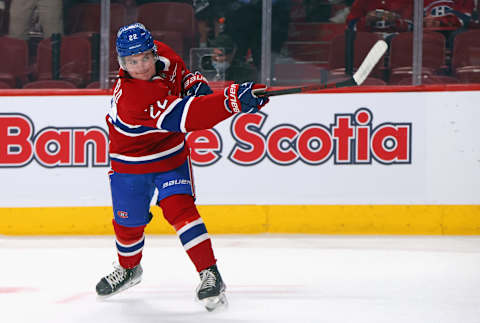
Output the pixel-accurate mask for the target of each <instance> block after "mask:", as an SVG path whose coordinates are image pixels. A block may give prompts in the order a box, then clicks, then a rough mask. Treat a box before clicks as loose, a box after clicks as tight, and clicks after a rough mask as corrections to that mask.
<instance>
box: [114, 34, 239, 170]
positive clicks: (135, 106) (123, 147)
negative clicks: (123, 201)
mask: <svg viewBox="0 0 480 323" xmlns="http://www.w3.org/2000/svg"><path fill="white" fill-rule="evenodd" d="M155 44H156V45H157V48H158V51H157V54H158V56H159V61H160V63H159V65H160V66H161V67H162V69H163V70H158V68H157V75H156V76H154V77H153V78H152V80H149V81H144V80H139V79H133V78H131V77H129V75H128V74H127V73H126V72H125V71H124V70H122V69H120V72H119V78H118V80H117V82H116V83H115V86H114V92H113V98H112V104H111V109H110V111H109V113H108V115H107V116H106V120H107V124H108V128H109V136H110V147H109V149H110V150H109V153H110V160H111V167H112V169H113V170H114V171H116V172H119V173H129V174H144V173H153V172H164V171H168V170H171V169H174V168H177V167H179V166H180V165H182V164H183V163H184V162H185V161H186V159H187V156H188V155H189V149H188V147H187V146H186V141H185V133H187V132H189V131H193V130H200V129H208V128H212V127H213V126H214V125H216V124H217V123H219V122H220V121H222V120H224V119H226V118H228V117H230V116H231V115H232V112H230V111H228V110H227V109H226V108H225V106H224V101H225V96H224V94H223V93H218V94H211V95H208V96H203V97H189V96H187V97H185V98H183V99H182V98H181V92H182V84H183V83H184V82H186V81H187V80H183V78H184V77H185V78H189V77H195V76H192V74H189V71H188V70H187V68H186V67H185V64H184V62H183V61H182V59H181V58H180V57H179V56H178V55H177V54H175V52H174V51H173V50H172V49H170V48H169V47H168V46H166V45H165V44H162V43H160V42H157V41H155ZM157 64H158V63H157Z"/></svg>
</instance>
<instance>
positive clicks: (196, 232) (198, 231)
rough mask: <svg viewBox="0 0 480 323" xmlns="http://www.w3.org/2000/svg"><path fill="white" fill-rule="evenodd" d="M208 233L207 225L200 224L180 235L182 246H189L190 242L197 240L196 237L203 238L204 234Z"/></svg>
mask: <svg viewBox="0 0 480 323" xmlns="http://www.w3.org/2000/svg"><path fill="white" fill-rule="evenodd" d="M204 233H207V228H206V227H205V224H203V223H200V224H197V225H195V226H193V227H191V228H190V229H188V230H187V231H185V232H184V233H182V234H181V235H180V241H182V245H185V244H187V243H188V242H189V241H191V240H193V239H195V238H196V237H199V236H201V235H202V234H204Z"/></svg>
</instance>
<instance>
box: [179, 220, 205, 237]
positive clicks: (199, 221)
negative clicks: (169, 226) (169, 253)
mask: <svg viewBox="0 0 480 323" xmlns="http://www.w3.org/2000/svg"><path fill="white" fill-rule="evenodd" d="M201 223H203V220H202V218H199V219H197V220H195V221H193V222H190V223H187V224H185V225H184V226H183V227H181V228H180V229H178V231H177V234H178V235H179V236H180V235H181V234H182V233H184V232H185V231H187V230H188V229H190V228H191V227H194V226H196V225H197V224H201Z"/></svg>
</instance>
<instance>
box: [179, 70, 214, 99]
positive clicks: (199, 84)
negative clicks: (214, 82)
mask: <svg viewBox="0 0 480 323" xmlns="http://www.w3.org/2000/svg"><path fill="white" fill-rule="evenodd" d="M183 93H184V95H185V96H187V95H189V96H202V95H207V94H212V93H213V91H212V89H211V88H210V86H208V81H207V79H206V78H205V77H204V76H203V75H202V74H200V72H195V73H189V74H187V76H185V77H184V78H183Z"/></svg>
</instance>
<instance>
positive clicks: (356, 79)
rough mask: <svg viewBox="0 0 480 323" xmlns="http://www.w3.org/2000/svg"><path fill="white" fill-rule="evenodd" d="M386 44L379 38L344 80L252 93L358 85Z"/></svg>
mask: <svg viewBox="0 0 480 323" xmlns="http://www.w3.org/2000/svg"><path fill="white" fill-rule="evenodd" d="M387 48H388V45H387V43H386V42H385V41H383V40H379V41H377V42H376V43H375V45H373V47H372V48H371V49H370V51H369V52H368V54H367V56H366V57H365V59H364V60H363V62H362V64H360V67H359V68H358V70H357V71H356V72H355V74H353V76H352V77H351V78H349V79H348V80H346V81H342V82H338V83H328V84H314V85H306V86H300V87H292V88H289V89H282V90H268V89H257V90H253V94H255V95H256V96H275V95H285V94H294V93H304V92H312V91H318V90H323V89H332V88H338V87H347V86H358V85H360V84H362V83H363V82H364V81H365V79H366V78H367V77H368V75H369V74H370V72H371V71H372V70H373V68H374V67H375V65H377V63H378V61H379V60H380V58H382V56H383V54H385V52H386V51H387Z"/></svg>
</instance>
